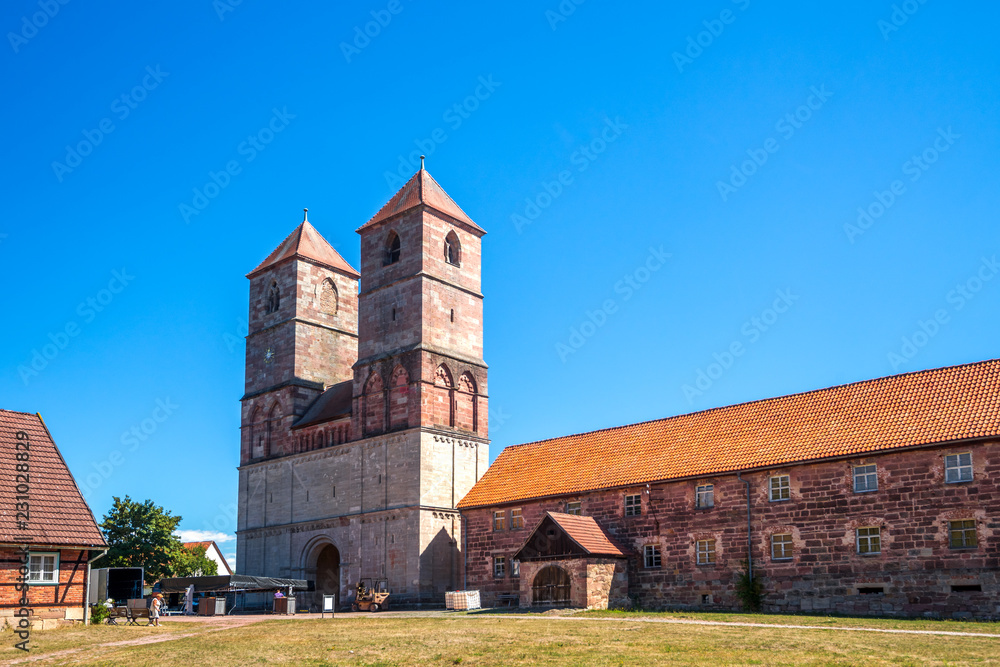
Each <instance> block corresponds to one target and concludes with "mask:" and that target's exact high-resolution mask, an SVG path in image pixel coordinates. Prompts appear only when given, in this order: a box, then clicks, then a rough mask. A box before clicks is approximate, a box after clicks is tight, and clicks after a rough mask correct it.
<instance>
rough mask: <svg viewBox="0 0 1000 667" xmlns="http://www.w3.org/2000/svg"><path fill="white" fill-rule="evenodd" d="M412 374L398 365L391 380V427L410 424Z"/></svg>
mask: <svg viewBox="0 0 1000 667" xmlns="http://www.w3.org/2000/svg"><path fill="white" fill-rule="evenodd" d="M409 399H410V375H409V373H407V372H406V369H405V368H403V367H402V366H396V370H394V371H393V372H392V378H391V379H390V381H389V428H390V429H397V428H406V427H407V426H409V421H410V418H409V417H410V414H409V405H408V403H409Z"/></svg>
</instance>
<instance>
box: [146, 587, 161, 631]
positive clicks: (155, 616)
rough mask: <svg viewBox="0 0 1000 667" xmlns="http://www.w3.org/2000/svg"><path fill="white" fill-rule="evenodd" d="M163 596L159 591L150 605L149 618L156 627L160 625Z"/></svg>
mask: <svg viewBox="0 0 1000 667" xmlns="http://www.w3.org/2000/svg"><path fill="white" fill-rule="evenodd" d="M162 600H163V596H162V595H160V594H159V593H155V594H154V595H153V602H152V603H151V604H150V605H149V618H150V620H152V621H153V625H154V626H155V627H160V607H161V606H162V605H163V602H162Z"/></svg>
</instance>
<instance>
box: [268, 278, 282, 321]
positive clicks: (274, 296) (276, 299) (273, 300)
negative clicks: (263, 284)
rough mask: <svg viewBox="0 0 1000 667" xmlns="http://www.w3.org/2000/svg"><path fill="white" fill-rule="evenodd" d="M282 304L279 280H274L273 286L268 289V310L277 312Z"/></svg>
mask: <svg viewBox="0 0 1000 667" xmlns="http://www.w3.org/2000/svg"><path fill="white" fill-rule="evenodd" d="M280 306H281V294H280V291H279V290H278V281H277V280H272V281H271V286H270V287H269V288H268V289H267V312H268V314H270V313H276V312H278V308H279V307H280Z"/></svg>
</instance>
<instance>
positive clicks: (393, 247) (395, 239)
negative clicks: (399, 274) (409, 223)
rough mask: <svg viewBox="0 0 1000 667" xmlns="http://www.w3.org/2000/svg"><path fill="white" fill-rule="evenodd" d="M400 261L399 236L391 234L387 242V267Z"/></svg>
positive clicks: (394, 233)
mask: <svg viewBox="0 0 1000 667" xmlns="http://www.w3.org/2000/svg"><path fill="white" fill-rule="evenodd" d="M398 261H399V234H397V233H396V232H390V233H389V238H388V239H387V240H386V242H385V266H389V265H390V264H395V263H396V262H398Z"/></svg>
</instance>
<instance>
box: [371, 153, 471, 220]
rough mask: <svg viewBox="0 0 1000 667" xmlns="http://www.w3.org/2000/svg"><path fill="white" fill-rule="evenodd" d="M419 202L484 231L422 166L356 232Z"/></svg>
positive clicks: (414, 206)
mask: <svg viewBox="0 0 1000 667" xmlns="http://www.w3.org/2000/svg"><path fill="white" fill-rule="evenodd" d="M421 204H423V205H426V206H429V207H430V208H433V209H434V210H436V211H439V212H441V213H444V214H445V215H447V216H450V217H452V218H454V219H455V220H460V221H461V222H464V223H465V224H467V225H469V226H471V227H472V228H473V229H474V230H476V231H478V232H482V233H483V234H485V233H486V232H485V231H484V230H483V229H482V228H481V227H480V226H479V225H477V224H476V223H474V222H473V221H472V218H470V217H469V216H468V215H466V214H465V211H463V210H462V209H461V207H459V205H458V204H456V203H455V201H454V200H453V199H452V198H451V197H449V196H448V193H447V192H445V191H444V189H443V188H442V187H441V186H440V185H438V183H437V181H435V180H434V178H433V177H432V176H431V175H430V173H428V171H427V170H426V169H424V168H422V167H421V168H420V170H419V171H417V173H415V174H414V175H413V176H412V177H411V178H410V180H408V181H407V182H406V184H405V185H404V186H403V187H402V188H400V189H399V192H397V193H396V194H394V195H393V196H392V199H390V200H389V201H388V202H387V203H386V205H385V206H383V207H382V208H381V209H379V212H378V213H376V214H375V215H374V216H372V219H371V220H369V221H368V222H366V223H365V224H363V225H361V227H358V232H359V233H360V232H361V230H362V229H367V228H368V227H372V226H374V225H377V224H378V223H380V222H382V221H383V220H388V219H389V218H392V217H394V216H396V215H399V214H400V213H403V212H404V211H409V210H410V209H411V208H416V207H417V206H420V205H421Z"/></svg>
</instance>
